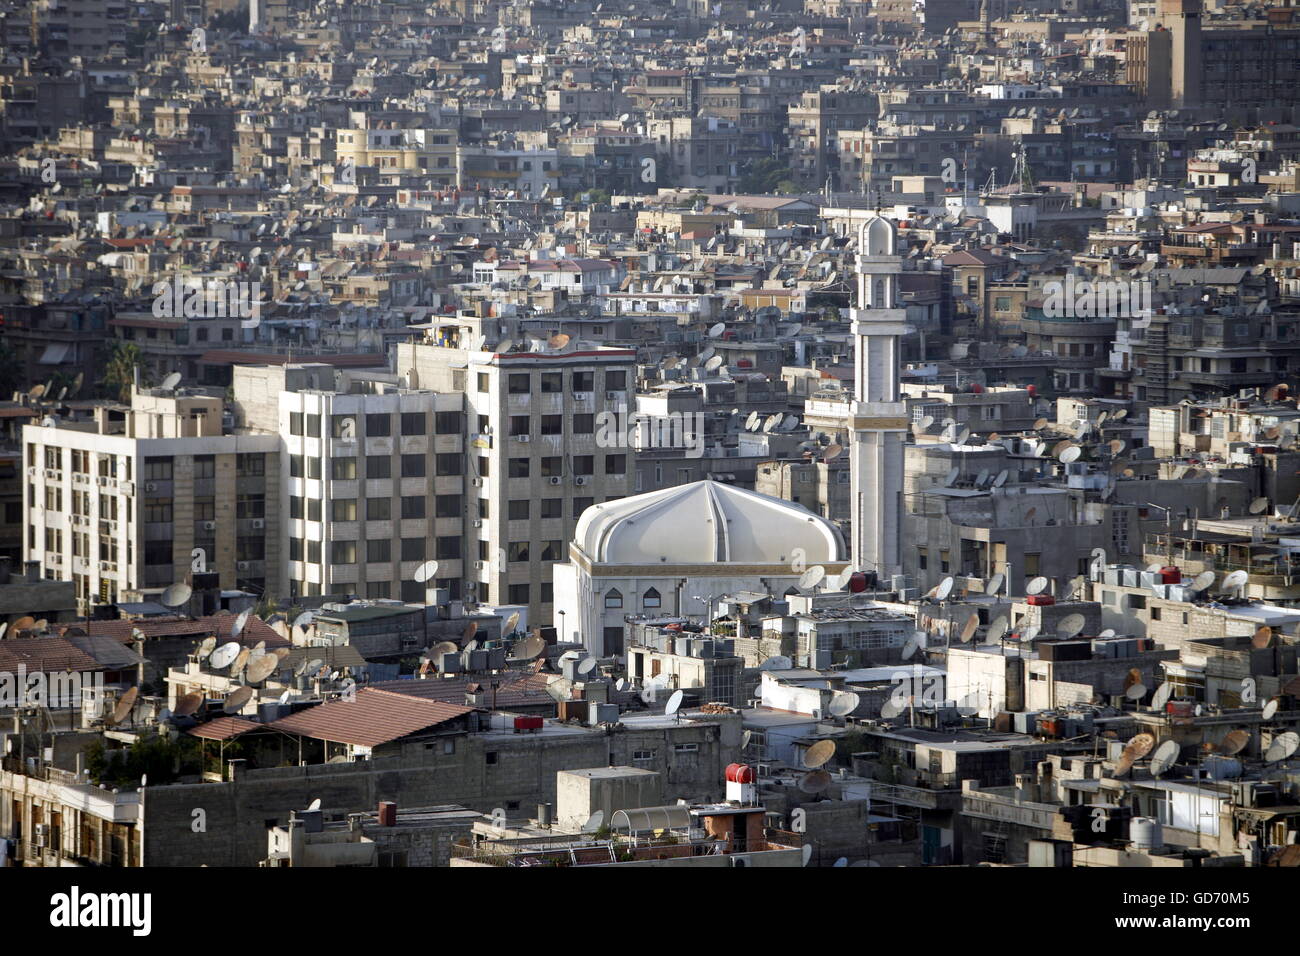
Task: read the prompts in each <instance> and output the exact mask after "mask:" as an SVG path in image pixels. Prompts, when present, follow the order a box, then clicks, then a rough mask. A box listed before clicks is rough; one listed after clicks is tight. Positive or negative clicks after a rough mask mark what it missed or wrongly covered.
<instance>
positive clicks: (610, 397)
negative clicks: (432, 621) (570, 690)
mask: <svg viewBox="0 0 1300 956" xmlns="http://www.w3.org/2000/svg"><path fill="white" fill-rule="evenodd" d="M480 327H482V326H481V324H480V320H478V319H476V318H473V317H466V318H463V319H446V320H442V321H440V322H436V323H434V324H433V325H430V326H427V327H425V330H424V341H423V342H420V343H412V344H401V345H398V347H397V373H398V375H399V376H401V377H402V378H403V379H404V380H406V381H407V383H408V384H409V385H410V387H412V388H416V387H418V388H426V389H434V390H435V391H437V392H440V393H441V392H460V393H463V394H464V396H465V412H466V423H465V428H466V436H467V446H468V447H467V449H466V452H467V454H466V467H465V471H464V475H465V482H466V485H467V487H466V489H465V493H466V496H467V502H466V513H467V515H468V516H469V517H468V521H469V526H468V527H467V529H466V545H465V546H466V549H467V553H466V554H465V588H466V591H465V595H464V597H465V599H466V600H477V601H480V602H483V603H495V604H527V605H528V619H529V620H530V621H533V622H538V623H546V622H550V621H552V616H551V615H552V612H553V608H554V594H553V582H552V579H551V574H552V569H553V568H554V567H555V565H556V563H557V562H562V561H564V560H565V559H566V558H567V548H568V543H569V541H570V540H571V539H572V538H573V531H574V527H575V526H576V525H577V521H578V518H579V517H581V515H582V513H583V511H585V510H586V509H587V508H589V507H591V506H592V505H594V504H598V503H600V502H604V501H613V500H615V499H618V498H623V497H625V496H626V495H627V494H628V491H629V489H630V487H631V484H630V481H631V479H630V476H631V475H633V474H634V473H635V469H634V467H633V460H632V459H633V456H634V455H635V448H634V443H635V435H634V434H633V433H632V432H631V431H630V430H629V428H623V427H621V425H622V424H624V423H627V422H628V421H629V416H630V414H631V412H632V411H635V402H634V399H633V397H632V396H633V395H634V387H635V384H636V382H635V378H636V353H635V351H634V350H632V349H622V348H609V347H605V346H599V345H594V344H591V343H588V342H584V341H579V340H574V341H573V342H570V343H567V344H566V345H564V346H563V347H561V348H544V349H542V350H540V351H528V350H511V351H500V352H498V351H484V350H482V349H481V348H479V347H478V345H480V344H481V343H480V342H478V341H477V340H479V339H481V338H482V333H481V332H479V328H480ZM620 412H621V413H620ZM441 574H442V572H441V570H440V571H439V576H440V577H441Z"/></svg>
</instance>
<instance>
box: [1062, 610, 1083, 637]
mask: <svg viewBox="0 0 1300 956" xmlns="http://www.w3.org/2000/svg"><path fill="white" fill-rule="evenodd" d="M1087 623H1088V622H1087V620H1085V619H1084V616H1083V615H1082V614H1067V615H1066V616H1065V617H1063V618H1061V621H1060V623H1059V624H1057V625H1056V634H1057V636H1058V637H1063V638H1065V639H1066V640H1069V639H1070V638H1072V637H1077V636H1078V635H1079V632H1080V631H1082V630H1083V628H1084V625H1085V624H1087Z"/></svg>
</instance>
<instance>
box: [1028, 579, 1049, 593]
mask: <svg viewBox="0 0 1300 956" xmlns="http://www.w3.org/2000/svg"><path fill="white" fill-rule="evenodd" d="M1046 588H1047V578H1045V577H1042V576H1041V575H1040V576H1038V577H1036V578H1034V579H1033V580H1032V581H1030V582H1029V587H1027V588H1025V593H1026V594H1042V593H1043V591H1044V590H1046Z"/></svg>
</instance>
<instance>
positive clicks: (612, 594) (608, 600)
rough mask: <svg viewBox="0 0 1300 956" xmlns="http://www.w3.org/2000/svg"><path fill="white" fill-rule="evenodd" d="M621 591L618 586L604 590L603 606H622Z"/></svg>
mask: <svg viewBox="0 0 1300 956" xmlns="http://www.w3.org/2000/svg"><path fill="white" fill-rule="evenodd" d="M622 606H623V592H622V591H620V590H619V589H618V588H610V589H609V590H608V591H606V592H605V607H607V608H609V607H622Z"/></svg>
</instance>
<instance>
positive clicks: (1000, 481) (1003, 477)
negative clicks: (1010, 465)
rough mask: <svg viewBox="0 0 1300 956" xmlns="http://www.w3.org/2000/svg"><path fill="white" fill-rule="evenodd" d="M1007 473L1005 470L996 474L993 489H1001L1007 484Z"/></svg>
mask: <svg viewBox="0 0 1300 956" xmlns="http://www.w3.org/2000/svg"><path fill="white" fill-rule="evenodd" d="M1007 477H1008V472H1007V470H1006V469H1005V468H1003V469H1002V470H1001V471H999V472H998V476H997V477H996V478H994V479H993V487H994V488H1001V487H1002V486H1003V485H1005V484H1006V483H1007Z"/></svg>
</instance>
